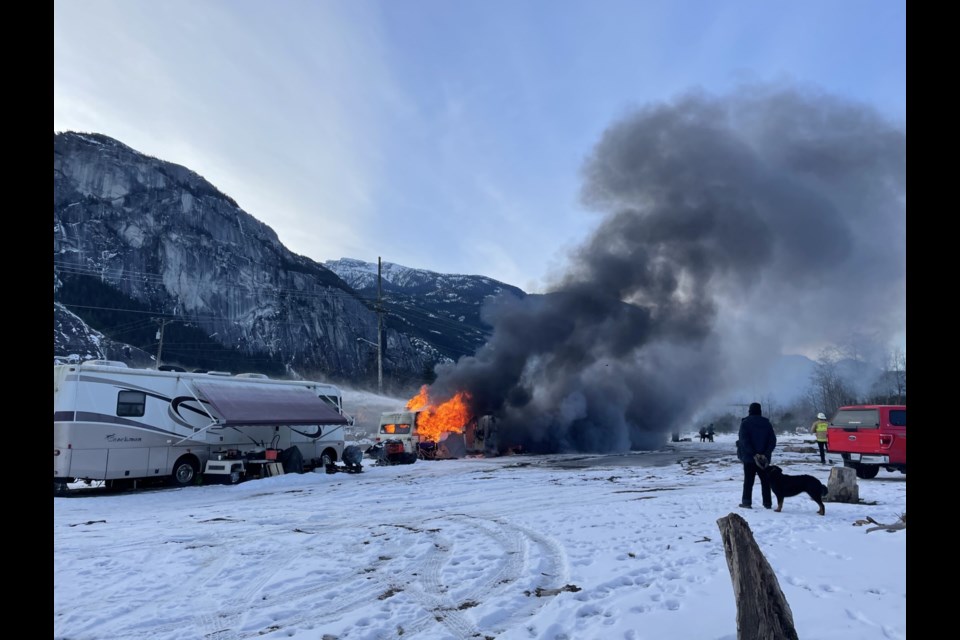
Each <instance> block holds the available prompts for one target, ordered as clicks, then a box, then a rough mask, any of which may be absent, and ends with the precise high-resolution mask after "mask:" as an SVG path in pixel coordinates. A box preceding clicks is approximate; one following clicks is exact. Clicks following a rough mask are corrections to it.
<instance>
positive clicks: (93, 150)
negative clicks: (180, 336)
mask: <svg viewBox="0 0 960 640" xmlns="http://www.w3.org/2000/svg"><path fill="white" fill-rule="evenodd" d="M53 160H54V162H53V174H54V211H53V230H54V242H53V245H54V246H53V251H54V322H55V329H54V351H55V353H54V355H55V357H59V358H61V359H63V358H69V357H71V356H77V357H80V358H81V359H86V357H87V356H88V355H94V354H97V353H99V354H100V355H104V354H103V349H102V347H97V346H96V345H95V342H96V341H95V340H92V339H89V336H94V335H101V336H103V337H106V338H108V339H110V335H111V331H112V330H114V329H117V330H119V327H118V326H109V325H111V324H114V325H117V324H119V321H118V319H119V318H121V317H122V318H123V319H124V321H125V323H129V324H133V323H136V322H137V320H138V319H139V321H140V322H141V323H142V324H143V325H144V326H146V329H144V327H143V326H141V327H140V329H141V333H143V332H147V333H148V334H149V335H150V336H153V330H154V329H155V328H156V327H150V326H149V325H150V324H151V321H152V322H156V323H158V324H159V323H160V322H161V321H163V320H176V321H178V322H180V323H182V324H183V325H188V326H190V327H192V328H193V329H194V333H196V334H197V335H200V334H201V333H202V335H203V336H207V338H209V341H210V342H211V343H215V345H216V346H217V348H219V349H221V350H222V353H225V354H226V353H229V354H231V355H232V356H238V357H240V358H246V362H248V364H247V370H249V371H257V370H259V369H261V368H263V367H261V366H259V365H264V366H266V364H269V365H270V366H271V367H273V369H272V370H273V371H275V370H276V368H277V367H282V368H284V369H285V370H286V372H288V373H291V374H296V375H302V376H303V377H312V378H321V377H322V378H329V379H335V380H346V381H361V380H369V379H370V376H371V373H372V376H373V378H374V379H376V356H375V351H376V349H371V348H370V347H368V346H365V345H364V344H363V343H362V342H360V341H358V338H361V339H368V340H369V339H370V337H371V336H376V331H377V314H376V311H375V310H374V308H373V305H372V304H370V303H369V302H367V301H365V300H363V299H362V298H360V297H359V296H358V294H357V293H356V292H355V291H354V289H353V288H352V287H351V286H349V285H348V284H347V283H345V282H344V281H343V280H342V279H341V278H340V277H338V276H337V275H336V274H335V273H334V272H332V271H331V270H330V269H328V268H327V267H325V266H324V265H322V264H319V263H316V262H314V261H312V260H310V259H309V258H306V257H304V256H300V255H296V254H294V253H292V252H290V251H289V250H287V249H286V248H285V247H284V246H283V245H282V244H281V243H280V241H279V240H278V238H277V235H276V233H275V232H274V231H273V230H272V229H271V228H270V227H268V226H267V225H265V224H263V223H262V222H260V221H258V220H257V219H255V218H254V217H253V216H251V215H250V214H248V213H246V212H245V211H243V210H242V209H240V208H239V207H238V206H237V203H236V202H235V201H234V200H232V199H231V198H230V197H229V196H227V195H226V194H224V193H222V192H220V191H219V190H218V189H216V187H214V186H213V185H211V184H210V183H209V182H207V181H206V180H204V179H203V178H202V177H200V176H199V175H197V174H196V173H194V172H192V171H190V170H188V169H186V168H184V167H182V166H179V165H175V164H172V163H169V162H164V161H161V160H158V159H156V158H152V157H149V156H146V155H143V154H141V153H138V152H137V151H135V150H133V149H131V148H129V147H127V146H125V145H123V144H121V143H120V142H118V141H116V140H113V139H112V138H109V137H106V136H102V135H99V134H87V133H84V134H80V133H73V132H67V133H57V134H54V154H53ZM105 300H106V301H109V303H106V302H104V301H105ZM117 300H120V301H122V302H117ZM58 302H64V303H65V306H58V304H57V303H58ZM111 305H112V306H111ZM68 308H69V310H68ZM104 309H109V310H112V311H110V313H112V314H113V315H111V316H109V317H110V319H109V320H107V319H105V318H104V313H106V312H105V311H104ZM121 310H122V311H121ZM96 313H100V316H99V322H100V324H102V325H103V326H99V327H93V326H92V325H91V327H90V328H88V329H89V330H88V331H84V330H82V329H81V325H83V324H84V323H85V322H90V320H91V318H93V317H94V315H95V314H96ZM71 316H72V317H71ZM81 317H82V318H83V320H81V319H80V318H81ZM78 323H79V324H78ZM68 325H69V327H70V328H69V329H66V328H65V327H67V326H68ZM67 335H69V339H66V337H65V336H67ZM83 335H87V336H88V338H87V339H84V338H83V337H82V336H83ZM207 338H203V341H206V340H207ZM100 340H101V343H102V339H100ZM115 340H116V341H117V343H118V344H122V343H123V340H122V339H121V338H120V336H119V335H118V336H116V337H115ZM385 343H386V351H385V353H386V354H387V355H386V356H385V358H384V379H385V380H387V379H388V378H389V379H395V380H399V381H402V382H403V383H405V384H406V385H407V386H409V384H410V383H411V382H412V381H415V379H416V378H418V377H421V376H422V374H423V372H424V371H427V370H430V369H431V367H432V364H433V363H434V362H435V360H436V359H437V358H438V354H437V352H436V350H435V349H433V348H432V347H431V345H429V344H427V345H418V344H416V342H415V341H412V340H411V338H410V337H409V336H408V335H407V334H405V333H402V332H399V331H396V330H393V329H388V330H387V331H386V336H385ZM197 344H200V346H199V347H198V346H197ZM127 346H129V347H130V349H131V350H134V349H136V350H142V351H141V353H153V351H154V350H155V349H156V344H153V343H152V341H150V340H148V341H147V343H143V339H142V338H141V340H140V343H132V344H128V345H127ZM207 347H208V345H206V344H205V343H204V344H201V343H195V344H194V345H193V349H194V350H193V352H191V346H190V345H186V344H178V343H177V342H176V341H174V340H172V339H171V340H170V342H169V343H165V344H164V346H163V351H164V354H165V355H164V357H163V360H164V361H171V364H172V363H174V361H176V360H181V361H183V364H184V365H187V366H190V365H191V364H195V363H191V362H187V361H188V360H190V359H191V357H192V355H196V356H197V358H199V357H200V356H199V353H200V352H206V353H208V354H209V353H211V352H212V351H211V350H210V349H208V348H207ZM98 349H99V351H98ZM112 352H113V353H116V351H115V350H114V351H112ZM122 352H123V349H122V347H121V348H120V353H122ZM371 352H374V353H373V357H372V364H373V366H372V372H371ZM131 353H133V351H131ZM121 359H124V358H121ZM129 360H131V363H134V364H135V361H136V358H130V359H129ZM231 362H232V363H235V362H237V360H232V361H231Z"/></svg>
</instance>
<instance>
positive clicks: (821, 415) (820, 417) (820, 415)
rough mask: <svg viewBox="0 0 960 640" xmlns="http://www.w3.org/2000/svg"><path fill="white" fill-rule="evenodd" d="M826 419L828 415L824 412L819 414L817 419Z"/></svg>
mask: <svg viewBox="0 0 960 640" xmlns="http://www.w3.org/2000/svg"><path fill="white" fill-rule="evenodd" d="M826 419H827V416H825V415H823V414H822V413H818V414H817V420H826Z"/></svg>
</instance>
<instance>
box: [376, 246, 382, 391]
mask: <svg viewBox="0 0 960 640" xmlns="http://www.w3.org/2000/svg"><path fill="white" fill-rule="evenodd" d="M382 284H383V264H382V262H381V258H380V257H379V256H377V393H379V394H380V395H383V298H382V296H383V287H382Z"/></svg>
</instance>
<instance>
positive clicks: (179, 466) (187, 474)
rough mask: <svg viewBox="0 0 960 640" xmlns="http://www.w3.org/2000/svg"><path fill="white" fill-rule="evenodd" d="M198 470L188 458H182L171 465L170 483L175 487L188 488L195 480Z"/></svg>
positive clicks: (190, 458)
mask: <svg viewBox="0 0 960 640" xmlns="http://www.w3.org/2000/svg"><path fill="white" fill-rule="evenodd" d="M199 472H200V468H199V467H198V466H197V463H196V462H195V461H194V459H193V458H192V457H190V456H184V457H182V458H180V459H179V460H177V462H176V464H174V465H173V475H171V476H170V481H171V483H172V484H173V486H175V487H188V486H190V485H191V484H193V482H194V481H195V480H196V479H197V474H198V473H199Z"/></svg>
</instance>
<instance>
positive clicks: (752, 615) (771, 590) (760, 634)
mask: <svg viewBox="0 0 960 640" xmlns="http://www.w3.org/2000/svg"><path fill="white" fill-rule="evenodd" d="M717 526H718V527H720V536H721V538H723V551H724V553H725V554H726V557H727V568H729V569H730V579H731V580H732V581H733V595H734V597H735V598H736V600H737V640H798V638H797V632H796V629H794V627H793V614H792V613H791V612H790V605H789V604H787V599H786V598H785V597H784V595H783V591H781V590H780V583H779V582H778V581H777V576H776V574H774V572H773V569H772V568H771V567H770V564H769V563H768V562H767V559H766V558H765V557H764V556H763V552H761V551H760V547H759V546H758V545H757V542H756V540H754V539H753V533H752V532H751V531H750V526H749V525H748V524H747V522H746V520H744V519H743V518H742V517H740V516H738V515H737V514H735V513H731V514H730V515H728V516H726V517H725V518H720V519H719V520H717Z"/></svg>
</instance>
